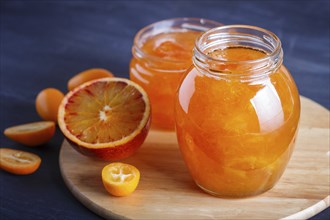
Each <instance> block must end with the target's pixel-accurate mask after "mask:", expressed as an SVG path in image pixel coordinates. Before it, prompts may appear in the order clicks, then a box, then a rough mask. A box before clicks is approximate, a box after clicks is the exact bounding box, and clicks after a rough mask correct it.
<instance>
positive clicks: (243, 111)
mask: <svg viewBox="0 0 330 220" xmlns="http://www.w3.org/2000/svg"><path fill="white" fill-rule="evenodd" d="M240 50H242V51H240ZM227 52H228V53H226V55H227V56H228V57H227V59H229V60H230V59H231V58H232V59H235V60H237V59H241V60H249V59H251V57H250V58H248V57H245V56H252V58H253V57H254V56H258V54H254V53H260V52H257V51H253V50H249V49H242V48H240V49H239V50H236V51H232V52H233V53H231V52H230V51H227ZM259 55H260V54H259ZM233 56H235V57H233ZM229 68H233V70H235V69H236V68H239V67H236V66H232V67H229ZM175 109H176V129H177V137H178V142H179V145H180V150H181V152H182V155H183V158H184V161H185V163H186V165H187V166H188V169H189V171H190V173H191V175H192V177H193V179H194V180H195V182H196V183H197V184H198V185H199V186H200V187H201V188H202V189H204V190H205V191H207V192H209V193H211V194H213V195H216V196H221V197H246V196H252V195H256V194H260V193H262V192H265V191H267V190H268V189H270V188H272V186H273V185H274V184H275V183H276V182H277V180H278V179H279V178H280V177H281V175H282V173H283V172H284V169H285V167H286V165H287V163H288V161H289V159H290V156H291V153H292V151H293V147H294V143H295V138H296V134H297V126H298V121H299V116H300V100H299V94H298V90H297V88H296V85H295V83H294V81H293V79H292V77H291V75H290V73H289V72H288V70H287V69H286V68H285V67H284V66H281V67H280V69H278V70H277V71H276V72H275V73H272V74H269V75H267V76H264V77H263V78H261V79H259V80H257V81H246V82H242V81H239V80H234V79H233V80H224V79H221V78H216V77H213V76H211V75H207V74H205V73H201V72H200V71H199V70H197V69H196V67H193V68H191V69H190V70H189V71H188V73H187V75H186V77H185V78H184V80H183V82H182V83H181V86H180V87H179V89H178V94H177V99H176V103H175Z"/></svg>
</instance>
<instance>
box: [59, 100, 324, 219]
mask: <svg viewBox="0 0 330 220" xmlns="http://www.w3.org/2000/svg"><path fill="white" fill-rule="evenodd" d="M301 101H302V116H301V121H300V129H299V133H298V138H297V144H296V148H295V150H294V153H293V156H292V158H291V160H290V162H289V165H288V167H287V169H286V171H285V173H284V175H283V176H282V178H281V179H280V181H279V182H278V183H277V184H276V186H275V187H274V188H273V189H271V190H270V191H268V192H266V193H264V194H262V195H259V196H256V197H252V198H246V199H221V198H216V197H213V196H211V195H208V194H206V193H204V192H202V191H201V190H200V189H199V188H198V187H197V186H196V185H195V184H194V182H193V180H192V178H191V177H190V176H189V174H188V171H187V169H186V167H185V166H184V163H183V160H182V159H181V155H180V152H179V149H178V145H177V141H176V136H175V133H165V132H159V131H150V133H149V135H148V137H147V139H146V141H145V143H144V145H143V146H142V147H141V149H140V150H139V151H138V153H137V154H136V155H134V156H133V157H131V158H129V159H126V160H124V162H126V163H129V164H133V165H135V166H136V167H137V168H138V169H139V170H140V171H141V180H140V183H139V186H138V188H137V190H136V191H135V192H134V193H133V194H132V195H131V196H128V197H123V198H117V197H112V196H110V195H109V194H108V193H107V192H106V191H105V189H104V188H103V185H102V180H101V170H102V168H103V167H104V166H105V165H106V164H108V163H109V162H104V161H99V160H94V159H91V158H88V157H85V156H82V155H81V154H79V153H78V152H76V151H75V150H73V149H72V148H71V147H70V146H69V144H68V143H67V142H66V141H64V142H63V144H62V149H61V152H60V159H59V163H60V168H61V173H62V176H63V179H64V181H65V183H66V185H67V186H68V188H69V189H70V190H71V192H72V193H73V194H74V195H75V197H76V198H77V199H78V200H79V201H81V202H82V203H83V204H84V205H85V206H86V207H88V208H89V209H91V210H92V211H94V212H95V213H97V214H99V215H101V216H103V217H105V218H113V217H116V218H128V219H280V218H285V219H307V218H310V217H311V216H314V215H315V214H317V213H319V212H320V211H322V210H324V209H325V208H326V207H329V191H330V179H329V172H330V171H329V158H330V153H329V111H328V110H327V109H325V108H323V107H322V106H320V105H318V104H317V103H315V102H313V101H311V100H309V99H307V98H304V97H302V98H301Z"/></svg>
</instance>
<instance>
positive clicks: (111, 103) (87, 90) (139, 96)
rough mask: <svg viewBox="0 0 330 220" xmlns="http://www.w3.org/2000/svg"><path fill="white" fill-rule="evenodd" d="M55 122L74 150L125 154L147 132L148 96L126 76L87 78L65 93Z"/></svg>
mask: <svg viewBox="0 0 330 220" xmlns="http://www.w3.org/2000/svg"><path fill="white" fill-rule="evenodd" d="M58 124H59V127H60V129H61V130H62V132H63V134H64V136H65V137H66V139H67V140H68V141H69V142H70V143H71V145H72V146H73V147H74V148H75V149H76V150H77V151H79V152H81V153H83V154H85V155H88V156H94V157H97V158H100V159H104V160H118V159H122V158H126V157H128V156H130V155H132V154H133V153H134V152H135V151H136V150H137V149H138V148H139V147H140V146H141V145H142V143H143V142H144V140H145V138H146V136H147V134H148V131H149V125H150V103H149V99H148V96H147V94H146V92H145V91H144V90H143V89H142V88H141V87H140V86H139V85H137V84H136V83H134V82H132V81H130V80H127V79H122V78H102V79H97V80H94V81H89V82H87V83H84V84H82V85H80V86H79V87H77V88H75V89H74V90H73V91H71V92H69V93H68V94H67V95H66V96H65V97H64V99H63V101H62V103H61V105H60V107H59V113H58Z"/></svg>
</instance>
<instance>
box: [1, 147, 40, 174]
mask: <svg viewBox="0 0 330 220" xmlns="http://www.w3.org/2000/svg"><path fill="white" fill-rule="evenodd" d="M40 163H41V159H40V157H39V156H38V155H36V154H33V153H29V152H25V151H21V150H14V149H9V148H0V168H1V169H3V170H5V171H7V172H10V173H13V174H17V175H26V174H31V173H34V172H35V171H36V170H37V169H38V168H39V166H40Z"/></svg>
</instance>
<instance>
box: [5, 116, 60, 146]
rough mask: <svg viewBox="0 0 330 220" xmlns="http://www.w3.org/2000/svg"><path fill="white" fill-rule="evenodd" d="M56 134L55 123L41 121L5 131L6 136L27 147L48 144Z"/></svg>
mask: <svg viewBox="0 0 330 220" xmlns="http://www.w3.org/2000/svg"><path fill="white" fill-rule="evenodd" d="M54 133H55V123H54V122H53V121H40V122H33V123H27V124H22V125H16V126H13V127H9V128H7V129H5V131H4V134H5V135H6V136H7V137H8V138H10V139H12V140H13V141H16V142H18V143H21V144H24V145H26V146H30V147H33V146H38V145H41V144H45V143H47V142H48V141H49V140H50V139H51V138H52V137H53V135H54Z"/></svg>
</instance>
